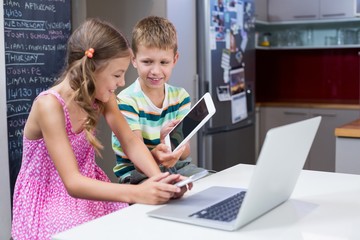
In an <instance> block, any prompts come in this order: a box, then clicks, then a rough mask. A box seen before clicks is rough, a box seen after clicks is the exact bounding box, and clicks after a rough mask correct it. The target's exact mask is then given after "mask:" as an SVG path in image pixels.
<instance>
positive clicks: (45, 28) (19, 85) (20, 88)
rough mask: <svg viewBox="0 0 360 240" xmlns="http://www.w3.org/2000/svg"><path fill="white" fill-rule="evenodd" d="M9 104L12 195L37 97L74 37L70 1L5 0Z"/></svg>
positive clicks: (58, 68) (54, 76)
mask: <svg viewBox="0 0 360 240" xmlns="http://www.w3.org/2000/svg"><path fill="white" fill-rule="evenodd" d="M3 2H4V29H5V35H4V36H5V63H6V103H7V126H8V148H9V149H8V150H9V166H10V183H11V195H12V194H13V188H14V184H15V181H16V177H17V175H18V172H19V170H20V166H21V159H22V138H23V129H24V126H25V123H26V119H27V117H28V115H29V112H30V108H31V105H32V102H33V101H34V99H35V97H36V96H37V95H38V94H39V93H40V92H42V91H44V90H45V89H47V88H49V87H50V86H51V85H52V84H53V83H54V81H55V80H56V79H57V77H58V74H59V73H60V71H61V70H62V67H63V65H64V57H65V54H66V42H67V40H68V38H69V35H70V33H71V19H70V13H71V4H70V0H29V1H24V0H4V1H3Z"/></svg>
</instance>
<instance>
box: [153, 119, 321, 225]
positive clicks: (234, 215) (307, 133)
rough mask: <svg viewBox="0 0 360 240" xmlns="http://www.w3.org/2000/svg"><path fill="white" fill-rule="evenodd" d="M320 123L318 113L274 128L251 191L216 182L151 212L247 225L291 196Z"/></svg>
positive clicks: (176, 218)
mask: <svg viewBox="0 0 360 240" xmlns="http://www.w3.org/2000/svg"><path fill="white" fill-rule="evenodd" d="M320 121H321V117H315V118H311V119H307V120H303V121H300V122H296V123H291V124H288V125H284V126H280V127H276V128H272V129H270V130H269V131H268V132H267V134H266V137H265V141H264V144H263V146H262V149H261V152H260V155H259V157H258V160H257V163H256V166H255V170H254V173H253V175H252V177H251V181H250V184H249V186H248V188H247V189H243V188H241V187H240V186H239V188H230V187H223V186H212V187H209V188H207V189H205V190H203V191H201V192H198V193H195V194H193V195H191V196H188V197H184V198H181V199H178V200H172V201H170V202H169V203H168V204H166V205H164V206H162V207H160V208H157V209H155V210H153V211H150V212H148V213H147V214H148V215H149V216H151V217H156V218H162V219H167V220H172V221H178V222H183V223H189V224H193V225H199V226H203V227H210V228H216V229H221V230H228V231H233V230H236V229H239V228H240V227H243V226H245V225H246V224H248V223H250V222H252V221H253V220H255V219H256V218H258V217H260V216H262V215H263V214H265V213H267V212H269V211H270V210H272V209H274V208H275V207H277V206H279V205H280V204H281V203H283V202H285V201H286V200H288V199H289V197H290V195H291V194H292V192H293V190H294V188H295V185H296V182H297V179H298V177H299V175H300V172H301V170H302V168H303V166H304V164H305V161H306V158H307V156H308V154H309V151H310V148H311V145H312V143H313V140H314V138H315V135H316V132H317V130H318V128H319V125H320ZM239 157H241V156H239ZM215 174H216V173H215ZM227 209H228V210H227Z"/></svg>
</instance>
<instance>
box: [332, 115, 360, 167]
mask: <svg viewBox="0 0 360 240" xmlns="http://www.w3.org/2000/svg"><path fill="white" fill-rule="evenodd" d="M335 136H336V158H335V161H336V164H335V171H336V172H341V173H350V174H360V160H359V155H360V119H356V120H355V121H352V122H350V123H346V124H344V125H341V126H338V127H337V128H336V129H335Z"/></svg>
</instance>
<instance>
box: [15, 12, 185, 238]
mask: <svg viewBox="0 0 360 240" xmlns="http://www.w3.org/2000/svg"><path fill="white" fill-rule="evenodd" d="M130 57H131V50H130V48H129V44H128V42H127V41H126V39H125V38H124V37H123V36H122V35H121V34H120V33H119V32H118V31H117V30H116V29H115V28H114V27H112V26H111V25H110V24H109V23H106V22H103V21H101V20H98V19H89V20H87V21H86V22H84V23H83V24H82V25H81V26H80V27H79V28H78V29H77V30H75V32H74V33H73V34H72V36H71V37H70V39H69V42H68V49H67V63H66V67H65V70H64V72H63V74H62V75H61V77H60V78H59V81H58V82H57V83H56V84H55V85H54V86H53V87H52V88H51V89H49V90H47V91H45V92H43V93H41V94H40V95H39V96H38V97H37V98H36V99H35V101H34V103H33V106H32V109H31V112H30V114H29V117H28V120H27V122H26V125H25V128H24V140H23V159H22V166H21V170H20V173H19V175H18V178H17V182H16V185H15V191H14V203H13V224H12V236H13V239H14V240H18V239H50V237H51V235H53V234H55V233H58V232H61V231H64V230H66V229H69V228H72V227H74V226H76V225H79V224H81V223H84V222H87V221H89V220H92V219H95V218H97V217H100V216H103V215H105V214H108V213H111V212H113V211H116V210H118V209H121V208H123V207H126V206H128V204H127V203H135V202H137V203H145V204H161V203H164V202H166V201H168V200H169V199H170V198H173V197H181V196H182V195H183V194H184V192H185V191H186V187H185V188H181V189H180V188H178V187H176V186H174V185H172V183H174V182H178V181H180V180H181V179H182V178H183V177H182V176H180V175H169V174H168V173H160V170H159V167H158V166H157V164H156V162H155V160H154V159H153V157H152V155H151V154H150V152H149V151H148V149H147V148H146V146H145V145H144V144H143V142H142V141H141V140H140V139H139V138H138V137H136V136H135V135H134V134H133V133H132V131H131V130H130V128H129V126H128V124H127V122H126V120H125V119H124V118H123V116H122V115H121V113H120V111H119V110H118V107H117V104H116V97H115V95H114V91H115V90H116V89H117V88H118V87H119V86H124V75H125V72H126V70H127V68H128V66H129V63H130ZM100 114H103V116H104V118H105V119H106V121H107V123H108V124H109V126H110V128H111V129H112V131H113V132H114V133H115V135H116V136H117V138H118V139H119V141H120V142H121V144H122V145H123V147H124V149H125V151H126V154H127V155H128V156H130V157H131V159H133V160H134V162H135V165H136V166H137V167H138V169H139V170H141V171H142V172H143V173H145V174H146V175H147V176H151V178H150V179H149V180H148V181H146V182H144V183H143V184H139V185H125V184H118V183H111V182H110V181H109V179H108V178H107V176H106V175H105V173H104V172H103V171H102V170H101V169H100V168H99V167H98V166H97V165H96V163H95V151H97V152H99V151H100V149H101V148H102V145H101V143H100V142H99V141H98V139H96V137H95V136H94V131H95V127H96V124H97V122H98V118H99V115H100ZM190 187H191V186H190Z"/></svg>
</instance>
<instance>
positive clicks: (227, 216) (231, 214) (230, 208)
mask: <svg viewBox="0 0 360 240" xmlns="http://www.w3.org/2000/svg"><path fill="white" fill-rule="evenodd" d="M245 193H246V191H242V192H239V193H237V194H235V195H233V196H231V197H229V198H227V199H225V200H223V201H221V202H218V203H216V204H214V205H212V206H210V207H207V208H204V209H202V210H200V211H198V212H196V213H193V214H191V215H190V217H196V218H205V219H211V220H217V221H222V222H231V221H232V220H234V219H235V218H236V216H237V214H238V212H239V209H240V206H241V204H242V202H243V199H244V197H245Z"/></svg>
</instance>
